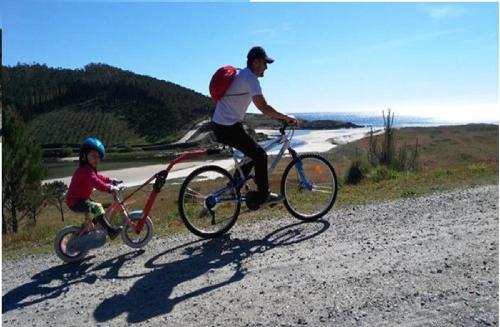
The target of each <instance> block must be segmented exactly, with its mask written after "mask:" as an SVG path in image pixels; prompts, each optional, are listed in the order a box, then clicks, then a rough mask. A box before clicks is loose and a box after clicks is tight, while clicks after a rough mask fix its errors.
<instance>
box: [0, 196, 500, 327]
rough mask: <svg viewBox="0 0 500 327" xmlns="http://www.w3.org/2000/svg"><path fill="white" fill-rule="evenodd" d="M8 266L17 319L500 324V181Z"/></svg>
mask: <svg viewBox="0 0 500 327" xmlns="http://www.w3.org/2000/svg"><path fill="white" fill-rule="evenodd" d="M144 250H145V251H132V250H131V249H129V248H126V247H125V245H120V246H105V247H104V248H102V249H100V250H98V251H96V252H94V253H93V254H94V256H93V257H91V258H89V259H88V260H87V261H85V262H82V263H80V264H77V265H62V264H61V262H60V261H59V260H58V259H57V258H56V257H55V256H39V257H25V258H20V259H16V260H8V261H4V262H3V265H2V272H3V276H2V281H3V289H2V292H3V297H2V304H3V317H2V320H3V325H4V326H56V325H59V326H80V325H85V326H89V325H91V326H93V325H100V326H124V325H127V324H131V325H132V324H133V325H139V326H140V325H143V326H146V325H147V326H151V325H162V326H166V325H168V326H302V325H307V326H345V325H354V326H358V325H363V326H381V325H384V326H385V325H392V326H401V325H403V326H430V325H432V326H488V325H498V187H496V186H486V187H479V188H474V189H470V190H461V191H454V192H450V193H441V194H433V195H428V196H425V197H421V198H415V199H407V200H400V201H395V202H388V203H382V204H375V205H368V206H357V207H350V208H343V209H335V208H334V210H332V212H331V213H330V214H329V215H328V216H327V217H325V219H324V220H321V221H318V222H315V223H300V222H298V221H297V220H294V219H291V218H286V217H275V218H274V219H272V220H267V221H262V222H258V223H253V224H247V223H245V217H244V216H242V217H240V223H239V225H237V226H235V228H233V229H232V231H231V234H230V235H228V236H226V237H224V238H221V239H216V240H210V241H206V240H199V239H197V238H196V237H194V236H192V235H184V236H178V237H176V238H170V239H154V240H153V241H152V242H151V243H150V244H149V245H148V246H147V247H146V248H145V249H144Z"/></svg>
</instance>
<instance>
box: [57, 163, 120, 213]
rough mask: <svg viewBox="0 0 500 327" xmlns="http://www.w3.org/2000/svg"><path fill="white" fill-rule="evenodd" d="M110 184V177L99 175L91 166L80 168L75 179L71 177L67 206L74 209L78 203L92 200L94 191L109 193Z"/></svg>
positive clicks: (75, 174)
mask: <svg viewBox="0 0 500 327" xmlns="http://www.w3.org/2000/svg"><path fill="white" fill-rule="evenodd" d="M110 182H111V179H110V178H109V177H106V176H103V175H99V174H98V173H97V172H96V170H95V169H94V168H93V167H92V166H91V165H89V164H86V165H84V166H82V167H78V169H77V170H76V171H75V173H74V174H73V177H71V183H70V184H69V189H68V193H67V194H66V204H67V205H68V207H70V208H72V207H73V206H75V205H76V204H77V203H78V202H80V201H82V200H83V201H85V200H88V199H90V195H91V194H92V191H93V190H94V189H98V190H99V191H103V192H109V188H110V184H109V183H110Z"/></svg>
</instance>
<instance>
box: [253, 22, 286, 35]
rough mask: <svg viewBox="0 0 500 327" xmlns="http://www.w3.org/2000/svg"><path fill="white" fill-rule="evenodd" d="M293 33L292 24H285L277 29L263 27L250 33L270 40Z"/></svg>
mask: <svg viewBox="0 0 500 327" xmlns="http://www.w3.org/2000/svg"><path fill="white" fill-rule="evenodd" d="M291 31H292V23H290V22H284V23H282V24H281V25H279V26H276V27H272V28H271V27H262V28H257V29H255V30H252V31H251V32H250V33H251V34H252V35H258V36H265V37H268V38H270V39H275V38H277V37H280V36H283V35H284V34H287V33H289V32H291Z"/></svg>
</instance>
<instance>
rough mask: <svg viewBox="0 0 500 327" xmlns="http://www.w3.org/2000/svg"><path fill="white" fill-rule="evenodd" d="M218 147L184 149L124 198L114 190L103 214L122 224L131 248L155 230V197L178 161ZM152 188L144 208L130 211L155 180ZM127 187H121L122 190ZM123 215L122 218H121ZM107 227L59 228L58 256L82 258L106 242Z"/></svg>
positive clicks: (139, 245) (68, 259)
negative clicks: (132, 200)
mask: <svg viewBox="0 0 500 327" xmlns="http://www.w3.org/2000/svg"><path fill="white" fill-rule="evenodd" d="M218 153H220V150H218V149H208V150H195V151H189V152H184V153H182V154H181V155H180V156H178V157H177V158H176V159H174V160H173V161H171V162H170V164H169V165H168V167H167V168H166V169H164V170H161V171H160V172H158V173H156V174H154V175H153V176H152V177H150V178H149V179H148V180H147V181H145V182H144V183H143V184H142V185H140V186H139V187H137V189H135V190H134V191H133V192H132V193H131V194H129V195H128V196H127V197H125V198H124V199H121V197H120V193H119V192H112V193H111V194H112V196H113V202H112V204H111V205H110V206H109V207H108V208H107V209H106V210H105V214H104V217H105V219H107V221H108V222H109V223H110V224H112V225H117V224H119V225H122V226H123V227H124V228H123V231H122V232H121V234H120V235H121V238H122V240H123V242H124V243H125V244H127V245H128V246H130V247H131V248H142V247H144V246H146V244H148V243H149V241H150V240H151V238H152V237H153V233H154V225H153V221H152V219H151V217H150V216H149V213H150V211H151V208H152V207H153V204H154V202H155V199H156V197H157V195H158V193H160V191H161V189H162V188H163V186H164V185H165V182H166V179H167V176H168V174H169V172H170V170H171V169H172V168H173V167H174V166H175V165H176V164H177V163H179V162H181V161H183V160H186V159H189V158H193V157H199V156H204V155H212V154H218ZM153 180H154V184H153V189H152V191H151V193H150V195H149V197H148V200H147V202H146V204H145V206H144V208H143V209H142V210H133V211H128V210H127V208H126V206H125V205H126V202H127V201H128V200H129V199H130V198H131V197H132V196H133V195H134V194H136V193H137V192H139V191H140V190H141V189H143V188H144V187H146V186H147V185H149V184H150V183H151V182H153ZM123 189H124V187H120V188H119V191H122V190H123ZM119 217H121V220H120V221H118V220H119ZM106 236H107V234H106V231H105V229H104V228H102V227H101V226H100V225H99V224H96V225H93V226H91V227H90V228H88V226H86V225H85V224H83V225H81V226H67V227H65V228H63V229H62V230H61V231H59V232H58V233H57V235H56V238H55V239H54V248H55V252H56V254H57V256H58V257H59V258H60V259H62V260H63V261H65V262H74V261H80V260H83V258H84V257H85V256H86V255H87V253H88V252H89V250H91V249H94V248H98V247H101V246H103V245H104V244H105V243H106Z"/></svg>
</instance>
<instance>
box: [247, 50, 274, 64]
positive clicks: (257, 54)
mask: <svg viewBox="0 0 500 327" xmlns="http://www.w3.org/2000/svg"><path fill="white" fill-rule="evenodd" d="M256 58H263V59H265V60H266V62H267V63H268V64H272V63H273V62H274V59H272V58H269V57H268V56H267V54H266V51H264V49H263V48H262V47H253V48H251V49H250V51H248V55H247V59H248V60H249V61H252V60H254V59H256Z"/></svg>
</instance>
